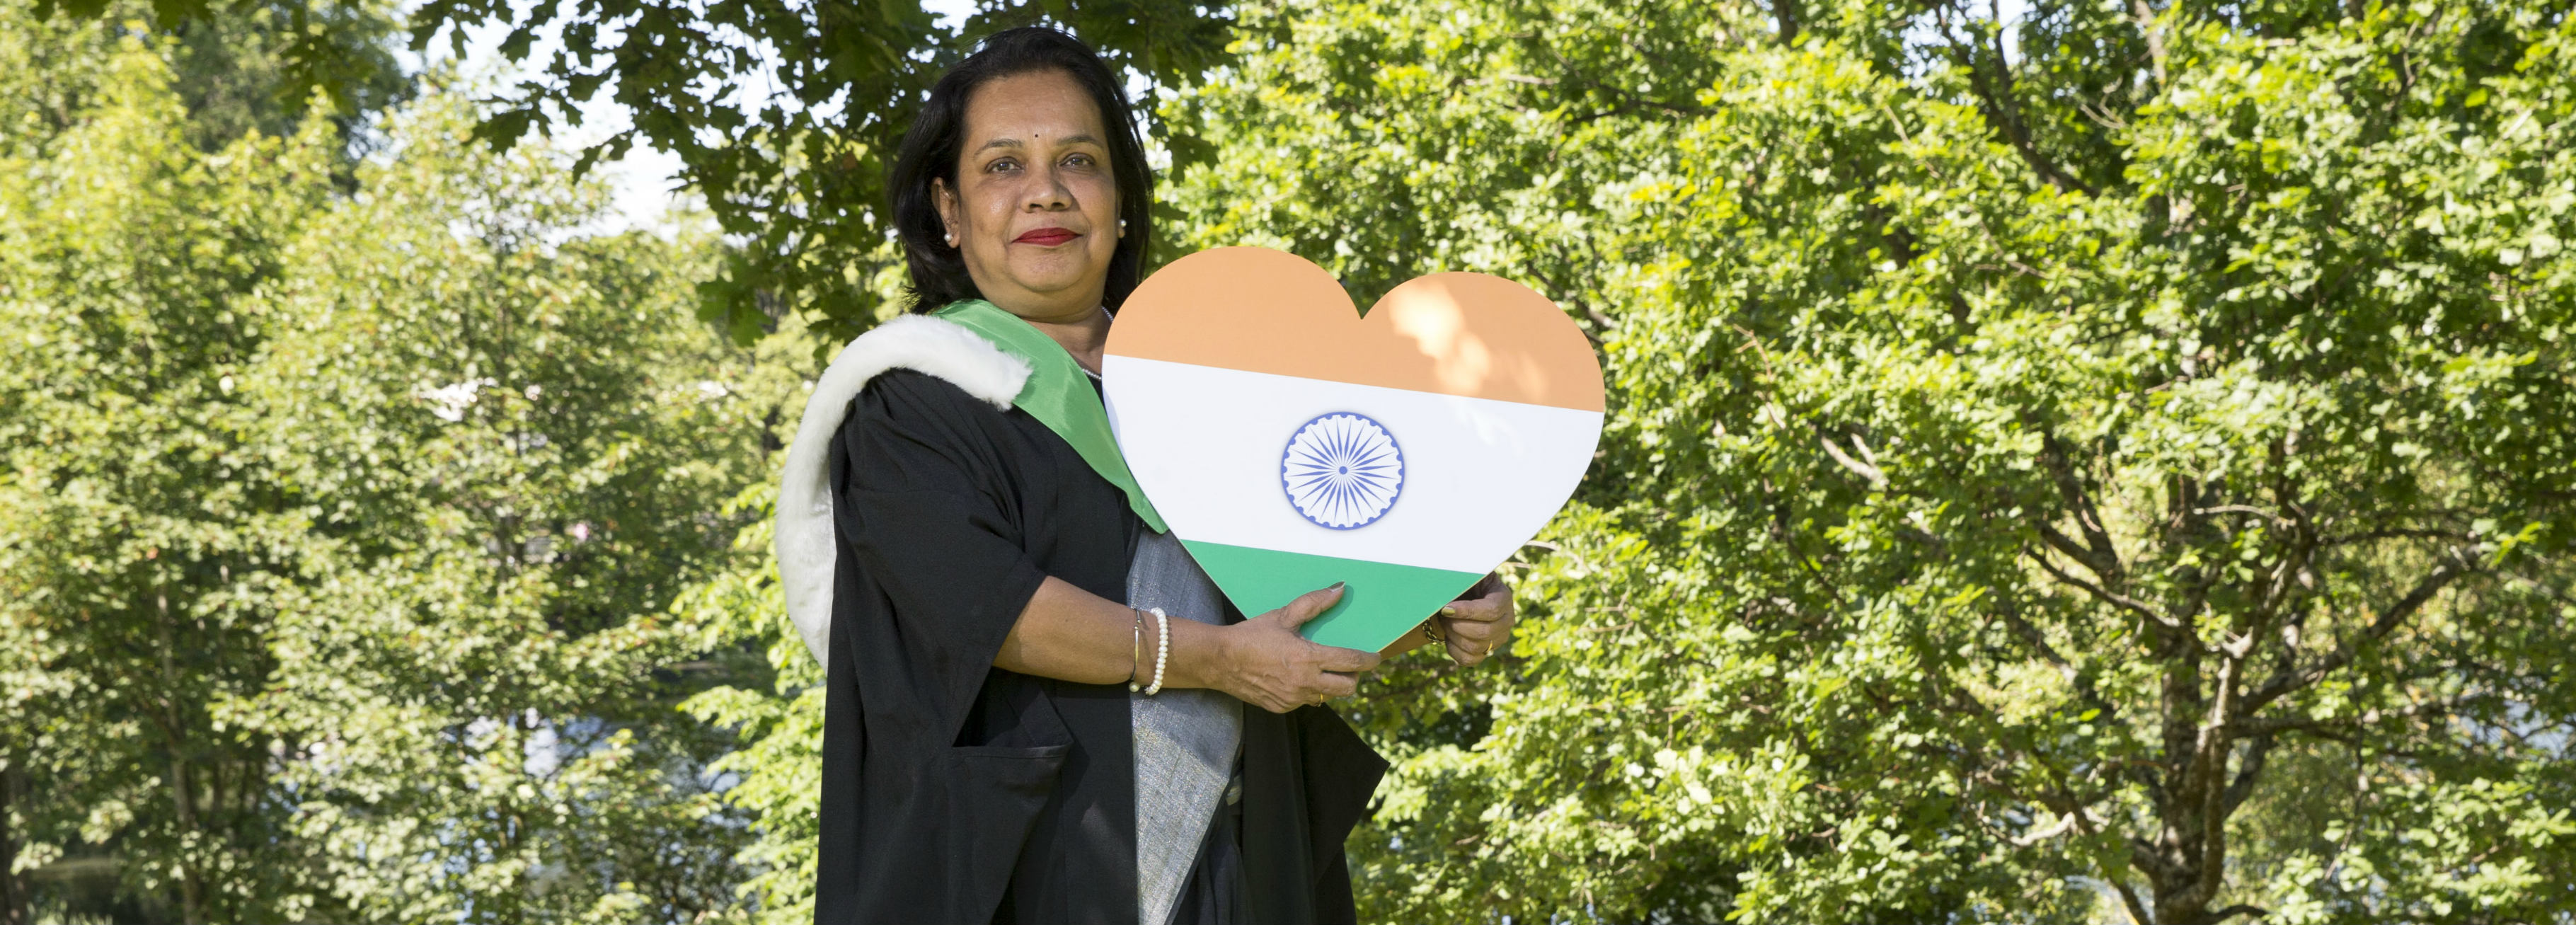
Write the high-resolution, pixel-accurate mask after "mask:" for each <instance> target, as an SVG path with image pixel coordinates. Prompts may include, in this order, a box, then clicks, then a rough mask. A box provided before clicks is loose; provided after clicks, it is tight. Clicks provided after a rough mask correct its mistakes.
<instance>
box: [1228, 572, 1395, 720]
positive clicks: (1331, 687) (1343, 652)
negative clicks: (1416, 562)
mask: <svg viewBox="0 0 2576 925" xmlns="http://www.w3.org/2000/svg"><path fill="white" fill-rule="evenodd" d="M1341 599H1342V585H1339V584H1335V585H1333V586H1332V587H1329V588H1324V589H1321V590H1316V591H1308V592H1306V593H1305V594H1301V595H1298V597H1297V599H1296V600H1293V601H1289V602H1288V606H1285V607H1281V608H1279V609H1277V610H1273V611H1271V612H1269V613H1265V614H1262V615H1260V616H1257V617H1254V618H1252V619H1249V620H1245V621H1243V622H1241V623H1238V624H1235V625H1233V626H1229V627H1226V629H1225V636H1224V639H1225V648H1224V650H1223V651H1224V659H1223V662H1224V667H1223V669H1222V670H1221V671H1220V673H1219V676H1218V677H1217V678H1214V679H1212V680H1214V681H1215V682H1216V684H1215V685H1214V686H1215V687H1216V688H1217V689H1218V690H1222V691H1224V692H1226V693H1228V694H1232V695H1234V697H1235V699H1237V700H1241V701H1243V702H1245V703H1248V704H1251V705H1253V706H1256V707H1260V708H1262V709H1264V710H1268V711H1270V712H1272V713H1286V712H1288V711H1290V710H1294V709H1297V708H1298V707H1302V706H1307V705H1310V704H1319V703H1323V702H1324V701H1327V700H1331V699H1333V698H1335V697H1348V696H1350V695H1351V694H1352V693H1354V692H1356V691H1358V690H1359V677H1358V674H1359V673H1360V672H1364V671H1368V670H1370V669H1373V668H1376V667H1377V662H1378V656H1377V653H1375V652H1362V651H1360V650H1358V649H1343V648H1337V647H1334V646H1327V645H1318V644H1316V643H1313V642H1309V641H1307V640H1306V638H1305V637H1303V636H1299V635H1297V627H1299V626H1303V625H1305V623H1306V621H1308V620H1312V619H1314V618H1315V615H1316V614H1320V613H1323V612H1324V611H1326V610H1329V609H1331V608H1332V606H1333V604H1334V603H1336V602H1339V601H1340V600H1341Z"/></svg>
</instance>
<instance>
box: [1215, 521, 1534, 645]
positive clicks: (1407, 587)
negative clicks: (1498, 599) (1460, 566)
mask: <svg viewBox="0 0 2576 925" xmlns="http://www.w3.org/2000/svg"><path fill="white" fill-rule="evenodd" d="M1181 545H1182V546H1185V547H1188V548H1189V551H1190V556H1191V558H1194V559H1197V560H1198V563H1199V568H1201V569H1204V570H1206V571H1207V573H1208V577H1209V578H1212V579H1215V580H1216V586H1217V587H1218V588H1219V589H1222V590H1224V591H1225V596H1226V597H1228V598H1230V599H1232V600H1233V601H1234V606H1235V607H1236V608H1238V609H1240V610H1242V611H1243V615H1244V616H1246V617H1253V616H1259V615H1261V614H1263V613H1266V612H1269V611H1272V610H1277V609H1279V608H1280V607H1282V606H1285V605H1286V604H1287V603H1288V602H1289V601H1293V600H1296V599H1297V595H1300V594H1304V593H1306V592H1308V591H1312V590H1315V589H1317V588H1322V587H1327V586H1330V585H1331V584H1332V583H1333V582H1336V581H1342V582H1349V583H1350V587H1349V588H1346V589H1344V590H1343V592H1342V600H1341V603H1338V604H1335V605H1333V609H1331V610H1327V611H1324V615H1323V616H1320V617H1316V618H1315V619H1313V620H1311V621H1308V622H1307V624H1306V626H1305V627H1304V629H1303V630H1302V632H1303V633H1305V636H1306V638H1308V639H1312V640H1314V641H1316V642H1319V643H1322V644H1324V645H1328V646H1341V647H1343V648H1348V649H1363V650H1366V651H1370V652H1375V651H1377V650H1379V649H1383V648H1386V646H1387V644H1388V643H1391V642H1394V641H1395V640H1396V639H1397V638H1398V637H1401V636H1403V635H1404V634H1405V633H1406V632H1408V631H1410V630H1412V629H1413V628H1414V627H1415V626H1418V625H1420V624H1421V623H1422V621H1423V619H1424V618H1426V617H1429V616H1431V615H1432V613H1434V612H1436V611H1438V610H1439V609H1440V605H1442V604H1446V603H1449V602H1450V601H1453V600H1456V599H1457V598H1458V593H1459V592H1461V591H1465V590H1467V588H1468V586H1470V585H1473V584H1475V583H1476V580H1477V579H1479V578H1483V577H1485V576H1484V575H1483V574H1482V573H1470V572H1452V571H1446V570H1443V569H1433V568H1420V567H1417V566H1411V565H1389V564H1387V563H1384V562H1369V561H1366V560H1361V559H1337V558H1334V557H1331V556H1314V555H1307V554H1305V553H1298V552H1280V551H1278V550H1273V549H1254V548H1251V547H1248V546H1228V545H1225V544H1223V543H1202V542H1199V541H1197V540H1193V539H1189V538H1186V537H1184V538H1182V540H1181Z"/></svg>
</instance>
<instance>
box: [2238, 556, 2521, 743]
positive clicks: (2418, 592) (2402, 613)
mask: <svg viewBox="0 0 2576 925" xmlns="http://www.w3.org/2000/svg"><path fill="white" fill-rule="evenodd" d="M2445 552H2447V553H2449V554H2450V556H2451V559H2452V561H2449V562H2444V563H2442V564H2441V565H2439V566H2436V567H2434V569H2433V571H2432V572H2431V573H2430V574H2427V575H2425V576H2424V578H2423V579H2422V580H2420V581H2417V582H2416V583H2415V588H2414V590H2412V591H2408V592H2406V596H2405V597H2402V598H2399V599H2398V600H2397V602H2396V603H2393V604H2390V605H2388V608H2387V609H2385V610H2382V611H2380V612H2379V618H2378V619H2376V620H2373V621H2371V624H2370V625H2369V626H2367V627H2363V628H2362V631H2361V635H2360V637H2359V638H2358V639H2353V638H2347V639H2345V640H2344V641H2343V642H2341V643H2339V644H2337V645H2336V646H2335V649H2334V651H2332V652H2328V653H2326V655H2325V657H2323V658H2320V659H2318V660H2317V663H2316V664H2315V665H2312V666H2309V667H2308V668H2307V669H2305V670H2293V669H2284V670H2282V671H2279V672H2275V673H2274V674H2273V675H2272V677H2270V678H2268V679H2266V680H2265V681H2264V682H2263V686H2262V687H2261V688H2258V689H2256V690H2255V692H2254V693H2253V694H2251V695H2249V696H2247V697H2246V698H2245V712H2247V713H2254V712H2259V711H2261V710H2262V709H2263V707H2264V706H2266V705H2268V704H2270V703H2271V702H2272V701H2274V700H2278V699H2280V698H2281V696H2282V695H2284V694H2288V693H2289V692H2291V691H2294V690H2297V689H2299V688H2302V687H2306V686H2308V685H2310V684H2314V683H2316V682H2318V681H2320V680H2323V679H2324V678H2325V676H2326V675H2329V674H2332V673H2334V672H2335V671H2336V670H2337V669H2340V668H2342V667H2343V666H2345V665H2346V664H2349V663H2351V662H2352V660H2353V657H2354V656H2355V655H2358V654H2359V652H2360V644H2361V643H2363V642H2376V641H2378V640H2380V639H2383V638H2386V637H2387V635H2388V634H2389V633H2390V632H2393V631H2395V630H2396V629H2397V627H2398V625H2399V624H2402V623H2404V622H2406V619H2407V618H2408V617H2411V616H2414V615H2415V612H2416V611H2418V610H2421V609H2423V607H2424V604H2425V603H2426V602H2428V601H2431V600H2432V599H2433V596H2434V595H2437V594H2440V593H2442V589H2443V588H2446V587H2449V586H2450V584H2451V582H2453V581H2456V580H2458V579H2459V577H2460V576H2461V575H2465V574H2467V573H2468V571H2469V570H2468V569H2467V568H2466V567H2465V566H2464V565H2463V564H2462V561H2461V559H2460V557H2459V551H2458V550H2456V549H2452V550H2445Z"/></svg>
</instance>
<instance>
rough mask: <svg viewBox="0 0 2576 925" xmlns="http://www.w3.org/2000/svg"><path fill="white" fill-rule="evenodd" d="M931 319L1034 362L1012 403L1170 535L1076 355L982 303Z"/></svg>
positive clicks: (954, 307) (957, 305)
mask: <svg viewBox="0 0 2576 925" xmlns="http://www.w3.org/2000/svg"><path fill="white" fill-rule="evenodd" d="M931 314H932V315H933V316H935V317H939V318H944V319H947V320H949V321H953V322H956V323H957V324H959V325H961V326H963V327H965V328H966V329H967V330H969V331H973V332H975V333H976V334H979V335H982V336H983V338H984V339H985V340H986V341H990V342H991V343H992V345H993V346H995V347H997V348H1000V349H1001V351H1002V352H1003V353H1007V354H1010V355H1012V356H1015V357H1019V358H1020V359H1022V360H1026V361H1028V364H1029V380H1028V381H1027V382H1025V383H1022V384H1021V385H1020V394H1019V395H1018V396H1017V397H1015V398H1012V399H1011V404H1012V405H1014V406H1017V407H1018V408H1019V409H1020V410H1022V411H1026V412H1028V413H1029V416H1030V417H1033V418H1036V419H1038V423H1040V424H1044V425H1046V426H1047V429H1048V430H1052V431H1055V435H1056V436H1058V437H1062V438H1064V442H1065V443H1066V444H1068V445H1070V446H1072V447H1073V451H1074V452H1075V453H1079V454H1081V455H1082V461H1083V462H1086V463H1090V464H1091V471H1093V472H1097V473H1100V477H1101V478H1104V479H1107V480H1109V484H1112V485H1116V486H1118V490H1120V491H1123V492H1126V493H1127V506H1128V507H1131V508H1134V509H1135V510H1136V519H1138V520H1142V521H1144V522H1145V526H1148V527H1151V528H1153V530H1154V532H1156V533H1166V532H1169V531H1170V529H1171V528H1169V527H1165V526H1163V515H1161V514H1157V513H1155V512H1154V503H1153V502H1151V501H1147V500H1145V491H1144V489H1141V488H1138V487H1136V475H1135V473H1132V472H1129V471H1127V458H1126V457H1124V456H1120V455H1118V438H1117V436H1116V435H1115V434H1112V433H1110V431H1109V412H1108V410H1107V409H1105V408H1102V407H1101V405H1100V394H1099V393H1098V392H1095V391H1093V390H1092V388H1091V383H1090V382H1088V381H1085V380H1086V377H1085V376H1084V374H1083V372H1082V367H1081V365H1079V364H1076V363H1075V362H1074V361H1073V354H1070V353H1066V352H1065V351H1064V346H1063V345H1061V344H1058V343H1056V342H1055V338H1052V337H1048V336H1046V335H1045V334H1043V333H1040V332H1039V331H1038V329H1036V328H1033V327H1030V326H1029V323H1028V322H1026V321H1022V320H1020V316H1018V315H1014V314H1011V313H1010V312H1006V311H1003V310H1002V308H1001V306H998V305H994V304H993V303H991V302H987V301H984V300H982V299H967V300H964V301H961V302H951V303H948V306H947V307H946V308H942V309H940V310H938V311H936V312H932V313H931Z"/></svg>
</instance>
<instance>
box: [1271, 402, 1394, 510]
mask: <svg viewBox="0 0 2576 925" xmlns="http://www.w3.org/2000/svg"><path fill="white" fill-rule="evenodd" d="M1279 484H1280V487H1282V488H1285V489H1286V490H1287V492H1288V503H1289V505H1290V506H1293V507H1295V508H1296V509H1297V513H1298V514H1299V515H1300V516H1303V517H1305V518H1306V519H1307V520H1310V521H1314V522H1315V524H1316V525H1318V526H1324V527H1331V528H1333V529H1335V530H1355V529H1358V528H1360V527H1365V526H1368V525H1369V524H1372V523H1375V522H1377V519H1378V518H1380V517H1384V516H1386V512H1387V509H1388V508H1392V507H1394V506H1395V496H1396V495H1398V494H1401V493H1403V491H1404V450H1403V448H1401V447H1398V446H1396V444H1395V435H1394V434H1390V433H1387V432H1386V428H1385V427H1384V426H1383V425H1380V424H1379V423H1378V422H1376V421H1373V420H1370V419H1369V418H1368V417H1367V416H1365V415H1359V414H1352V413H1350V412H1347V411H1340V412H1334V413H1332V414H1327V415H1323V416H1321V417H1318V418H1316V419H1314V420H1311V421H1307V422H1306V425H1305V426H1303V427H1299V428H1297V432H1296V433H1295V434H1293V435H1291V436H1289V438H1288V449H1287V451H1286V452H1283V453H1281V454H1280V456H1279Z"/></svg>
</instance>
